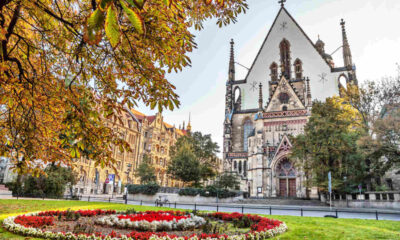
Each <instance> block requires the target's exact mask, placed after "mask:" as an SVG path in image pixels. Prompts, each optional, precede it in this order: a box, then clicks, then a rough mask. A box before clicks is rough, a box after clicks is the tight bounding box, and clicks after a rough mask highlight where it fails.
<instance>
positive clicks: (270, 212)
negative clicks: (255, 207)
mask: <svg viewBox="0 0 400 240" xmlns="http://www.w3.org/2000/svg"><path fill="white" fill-rule="evenodd" d="M269 215H272V207H271V206H269Z"/></svg>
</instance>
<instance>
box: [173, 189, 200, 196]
mask: <svg viewBox="0 0 400 240" xmlns="http://www.w3.org/2000/svg"><path fill="white" fill-rule="evenodd" d="M200 190H201V189H198V188H182V189H180V190H179V193H178V194H179V195H180V196H197V195H198V194H200Z"/></svg>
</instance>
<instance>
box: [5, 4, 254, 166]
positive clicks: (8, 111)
mask: <svg viewBox="0 0 400 240" xmlns="http://www.w3.org/2000/svg"><path fill="white" fill-rule="evenodd" d="M246 8H247V4H246V2H245V0H229V1H223V0H214V1H213V0H205V1H203V0H199V1H192V0H148V1H146V0H79V1H78V0H68V1H67V0H54V1H51V0H2V1H1V2H0V136H1V142H0V155H2V156H6V157H8V158H10V159H11V161H12V163H13V164H14V165H15V167H16V169H17V171H18V172H20V173H24V172H37V171H40V169H43V167H42V166H41V165H45V164H47V163H56V164H64V165H66V166H71V165H73V164H72V162H73V161H72V159H73V158H79V157H80V156H82V155H86V157H87V158H90V159H92V160H93V161H94V162H95V163H96V165H100V166H102V167H104V166H113V163H114V159H113V156H112V152H113V149H115V147H117V148H121V149H122V150H130V148H129V145H128V144H127V143H126V142H125V141H124V140H123V139H120V138H119V135H118V134H117V133H115V132H114V131H113V130H112V128H110V127H109V126H106V125H105V123H104V119H107V118H110V117H113V115H115V113H120V112H121V111H122V109H123V107H125V106H127V107H129V108H131V107H133V106H135V105H136V104H137V103H138V102H143V103H144V104H146V105H147V106H150V107H151V108H152V109H153V108H156V107H157V108H158V109H159V110H160V111H161V110H162V109H163V108H169V109H171V110H172V109H174V108H175V107H178V106H179V100H178V95H177V94H176V93H175V87H174V85H172V84H171V83H170V82H169V81H168V80H167V78H166V74H167V73H169V72H171V71H180V70H182V68H184V67H186V66H189V65H190V59H189V57H188V55H187V54H188V53H189V52H191V51H192V50H193V49H194V48H195V47H196V43H195V41H194V37H195V36H194V34H193V33H192V32H191V31H192V30H193V29H196V30H200V29H202V27H203V26H202V24H203V22H204V21H206V20H207V19H210V18H216V19H217V24H218V25H219V26H222V25H226V24H229V23H231V22H235V21H236V16H237V15H238V14H240V13H242V12H244V11H245V10H246ZM38 159H40V161H41V163H42V164H37V163H35V160H38Z"/></svg>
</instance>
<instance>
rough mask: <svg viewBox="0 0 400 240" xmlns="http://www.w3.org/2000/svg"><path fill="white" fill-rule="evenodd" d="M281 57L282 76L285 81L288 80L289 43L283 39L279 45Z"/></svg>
mask: <svg viewBox="0 0 400 240" xmlns="http://www.w3.org/2000/svg"><path fill="white" fill-rule="evenodd" d="M279 48H280V53H281V54H280V55H281V68H282V74H283V75H284V76H285V77H286V79H290V77H291V76H290V75H291V74H290V43H289V42H288V41H287V40H286V39H283V40H282V42H281V43H280V45H279Z"/></svg>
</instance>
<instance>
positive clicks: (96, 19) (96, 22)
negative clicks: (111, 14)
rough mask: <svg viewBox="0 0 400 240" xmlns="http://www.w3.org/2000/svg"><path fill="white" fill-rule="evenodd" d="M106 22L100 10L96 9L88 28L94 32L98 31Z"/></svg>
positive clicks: (88, 21)
mask: <svg viewBox="0 0 400 240" xmlns="http://www.w3.org/2000/svg"><path fill="white" fill-rule="evenodd" d="M103 21H104V15H103V12H102V11H101V10H100V9H96V10H95V11H94V12H92V14H90V16H89V18H88V20H87V23H88V28H89V29H93V30H98V29H99V28H100V27H101V25H102V24H103Z"/></svg>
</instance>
